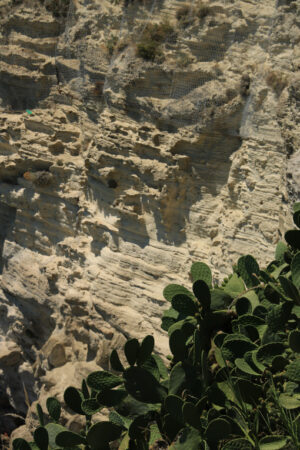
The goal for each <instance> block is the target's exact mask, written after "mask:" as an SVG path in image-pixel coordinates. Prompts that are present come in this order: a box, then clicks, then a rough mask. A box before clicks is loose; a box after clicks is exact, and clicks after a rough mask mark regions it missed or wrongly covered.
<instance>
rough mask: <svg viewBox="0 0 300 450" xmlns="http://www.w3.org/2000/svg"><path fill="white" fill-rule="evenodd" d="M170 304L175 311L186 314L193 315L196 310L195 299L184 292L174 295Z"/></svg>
mask: <svg viewBox="0 0 300 450" xmlns="http://www.w3.org/2000/svg"><path fill="white" fill-rule="evenodd" d="M172 306H173V308H174V309H176V311H178V312H179V313H181V314H185V315H187V316H193V315H194V314H195V313H196V312H197V311H198V307H197V304H196V303H195V301H194V300H192V299H191V297H189V296H187V295H184V294H178V295H174V297H173V298H172Z"/></svg>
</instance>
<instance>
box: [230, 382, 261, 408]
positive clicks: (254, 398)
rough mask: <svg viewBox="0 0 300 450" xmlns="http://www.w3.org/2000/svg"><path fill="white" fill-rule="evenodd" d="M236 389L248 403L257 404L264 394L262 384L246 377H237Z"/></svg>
mask: <svg viewBox="0 0 300 450" xmlns="http://www.w3.org/2000/svg"><path fill="white" fill-rule="evenodd" d="M233 385H234V390H235V392H236V393H237V395H238V398H239V396H240V397H241V399H242V400H243V401H244V402H246V403H251V404H254V405H256V404H257V402H258V399H259V398H260V397H261V396H262V389H261V386H259V385H258V384H255V383H253V382H252V381H249V380H246V379H244V378H237V379H235V380H234V383H233Z"/></svg>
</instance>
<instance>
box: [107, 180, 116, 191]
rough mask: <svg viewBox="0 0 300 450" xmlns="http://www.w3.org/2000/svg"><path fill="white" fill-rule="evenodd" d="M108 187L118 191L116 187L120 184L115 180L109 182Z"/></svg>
mask: <svg viewBox="0 0 300 450" xmlns="http://www.w3.org/2000/svg"><path fill="white" fill-rule="evenodd" d="M107 185H108V187H109V188H111V189H116V187H118V183H117V182H116V180H113V179H110V180H108V182H107Z"/></svg>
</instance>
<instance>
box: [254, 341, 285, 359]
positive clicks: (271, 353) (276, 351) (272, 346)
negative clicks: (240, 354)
mask: <svg viewBox="0 0 300 450" xmlns="http://www.w3.org/2000/svg"><path fill="white" fill-rule="evenodd" d="M284 350H285V346H284V345H283V344H281V343H280V342H270V343H269V344H265V345H262V346H261V347H260V348H259V349H258V351H257V353H256V359H257V361H258V362H260V363H262V364H264V365H271V364H272V359H273V358H274V357H275V356H277V355H281V354H282V353H283V352H284Z"/></svg>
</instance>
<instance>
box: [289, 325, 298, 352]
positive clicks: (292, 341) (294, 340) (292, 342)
mask: <svg viewBox="0 0 300 450" xmlns="http://www.w3.org/2000/svg"><path fill="white" fill-rule="evenodd" d="M289 346H290V347H291V349H292V350H293V352H295V353H300V331H299V330H292V331H291V332H290V334H289Z"/></svg>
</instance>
